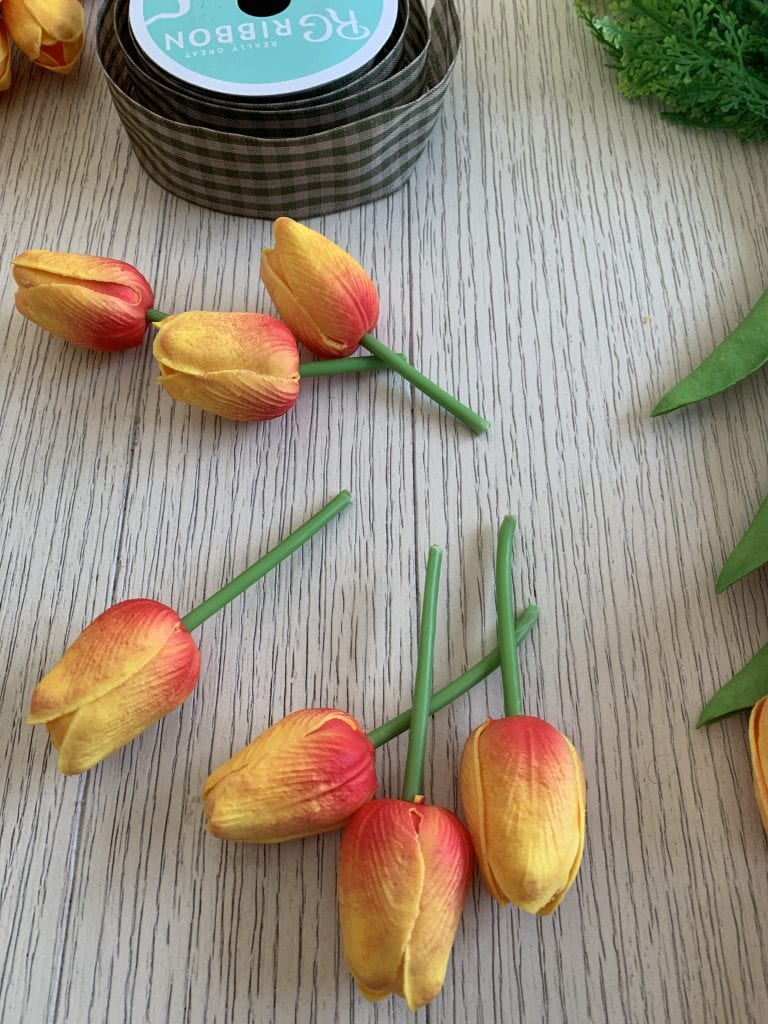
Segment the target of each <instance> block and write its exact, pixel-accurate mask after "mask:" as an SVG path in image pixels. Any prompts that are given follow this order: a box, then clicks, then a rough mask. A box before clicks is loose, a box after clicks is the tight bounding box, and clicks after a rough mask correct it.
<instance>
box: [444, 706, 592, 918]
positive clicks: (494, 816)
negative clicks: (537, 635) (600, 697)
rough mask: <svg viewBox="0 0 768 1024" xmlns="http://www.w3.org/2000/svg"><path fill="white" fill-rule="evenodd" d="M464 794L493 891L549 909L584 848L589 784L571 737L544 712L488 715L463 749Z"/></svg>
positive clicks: (504, 899) (537, 909) (502, 899)
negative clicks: (499, 716) (543, 715)
mask: <svg viewBox="0 0 768 1024" xmlns="http://www.w3.org/2000/svg"><path fill="white" fill-rule="evenodd" d="M459 780H460V789H461V802H462V806H463V809H464V816H465V818H466V821H467V826H468V828H469V831H470V833H471V835H472V840H473V842H474V845H475V851H476V853H477V859H478V863H479V866H480V872H481V874H482V877H483V881H484V882H485V885H486V888H487V889H488V891H489V892H490V894H491V895H492V896H493V897H494V898H495V899H496V900H498V902H499V903H500V904H501V905H502V906H504V905H506V904H507V903H514V904H515V905H516V906H517V907H519V908H520V909H521V910H525V911H528V912H530V913H532V914H540V915H544V914H550V913H552V911H553V910H554V909H555V908H556V907H557V906H558V904H559V903H560V901H561V900H562V898H563V896H564V895H565V894H566V892H567V891H568V889H569V888H570V887H571V885H572V884H573V882H574V880H575V878H576V875H577V873H578V870H579V865H580V864H581V858H582V854H583V851H584V832H585V808H586V789H585V781H584V770H583V767H582V764H581V759H580V758H579V755H578V752H577V751H576V749H575V747H574V746H573V744H572V743H571V742H570V740H568V739H567V738H566V737H565V736H564V735H563V734H562V733H561V732H559V731H558V730H557V729H555V728H554V726H552V725H550V724H549V723H548V722H546V721H544V720H543V719H541V718H532V717H529V716H527V715H513V716H511V717H508V718H502V719H488V720H487V721H486V722H485V723H483V725H480V726H478V728H477V729H475V730H474V732H473V733H472V734H471V735H470V737H469V739H468V740H467V742H466V745H465V747H464V751H463V753H462V757H461V766H460V773H459Z"/></svg>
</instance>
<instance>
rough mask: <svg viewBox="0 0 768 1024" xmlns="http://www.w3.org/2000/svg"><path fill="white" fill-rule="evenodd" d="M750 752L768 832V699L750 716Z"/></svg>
mask: <svg viewBox="0 0 768 1024" xmlns="http://www.w3.org/2000/svg"><path fill="white" fill-rule="evenodd" d="M749 751H750V754H751V756H752V777H753V779H754V785H755V799H756V800H757V807H758V810H759V811H760V818H761V820H762V822H763V828H764V829H765V831H766V832H768V697H761V698H760V700H759V701H758V702H757V704H755V706H754V707H753V708H752V713H751V714H750V716H749Z"/></svg>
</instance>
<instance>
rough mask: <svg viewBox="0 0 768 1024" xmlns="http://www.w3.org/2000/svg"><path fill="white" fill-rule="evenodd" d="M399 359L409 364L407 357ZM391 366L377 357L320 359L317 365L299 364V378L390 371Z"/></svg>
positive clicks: (399, 357)
mask: <svg viewBox="0 0 768 1024" xmlns="http://www.w3.org/2000/svg"><path fill="white" fill-rule="evenodd" d="M397 358H398V359H400V360H402V361H403V362H406V363H407V362H408V360H407V359H406V358H405V356H400V355H398V357H397ZM388 369H389V364H388V363H384V362H382V360H381V359H377V358H376V356H349V357H348V358H346V359H320V360H318V362H316V363H299V376H300V377H301V378H304V377H331V376H333V375H334V374H336V373H362V372H364V371H365V370H388Z"/></svg>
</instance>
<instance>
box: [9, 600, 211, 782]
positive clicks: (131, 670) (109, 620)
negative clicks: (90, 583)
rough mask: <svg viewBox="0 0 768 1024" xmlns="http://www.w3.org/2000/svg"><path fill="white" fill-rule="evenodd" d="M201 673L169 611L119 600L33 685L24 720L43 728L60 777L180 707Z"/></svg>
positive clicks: (155, 604) (193, 652) (192, 644)
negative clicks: (27, 715)
mask: <svg viewBox="0 0 768 1024" xmlns="http://www.w3.org/2000/svg"><path fill="white" fill-rule="evenodd" d="M199 674H200V654H199V652H198V649H197V645H196V644H195V641H194V640H193V639H192V637H191V636H190V634H189V632H188V631H187V630H186V629H185V628H184V625H183V623H182V621H181V619H180V618H179V616H178V615H177V614H176V612H175V611H174V610H173V609H172V608H168V607H167V606H166V605H164V604H160V603H159V602H158V601H150V600H145V599H143V598H139V599H137V600H132V601H121V602H120V604H116V605H114V606H113V607H112V608H108V609H107V611H105V612H102V614H101V615H99V616H98V617H97V618H96V619H94V620H93V622H92V623H91V624H90V625H89V626H87V627H86V629H84V630H83V632H82V633H81V634H80V636H79V637H78V638H77V639H76V640H75V642H74V643H73V644H72V645H71V647H69V648H68V649H67V650H66V651H65V653H64V656H63V657H62V659H61V661H60V662H59V663H58V664H57V665H56V666H55V667H54V668H53V669H52V670H51V671H50V672H49V673H48V675H46V676H45V677H44V678H43V679H42V680H41V681H40V683H38V685H37V688H36V689H35V692H34V693H33V694H32V707H31V711H30V715H29V717H28V719H27V721H28V723H29V724H30V725H45V726H46V728H47V729H48V732H49V734H50V737H51V742H52V743H53V745H54V747H55V748H56V750H58V752H59V771H61V772H63V773H64V774H65V775H74V774H77V773H78V772H84V771H85V770H86V769H88V768H91V767H93V765H95V764H98V762H99V761H102V760H103V759H104V758H105V757H107V756H108V755H109V754H112V753H113V752H114V751H115V750H118V749H119V748H120V747H122V746H125V744H126V743H128V742H130V740H132V739H134V737H136V736H138V735H139V733H141V732H143V731H144V730H145V729H147V728H149V726H150V725H152V724H153V723H154V722H157V721H158V720H159V719H160V718H162V717H163V715H167V714H168V712H169V711H172V710H173V709H174V708H175V707H178V705H179V704H181V703H182V702H183V701H184V700H186V698H187V697H188V696H189V694H190V693H191V692H192V689H193V688H194V685H195V683H196V682H197V678H198V676H199Z"/></svg>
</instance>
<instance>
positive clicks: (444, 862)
mask: <svg viewBox="0 0 768 1024" xmlns="http://www.w3.org/2000/svg"><path fill="white" fill-rule="evenodd" d="M420 813H421V815H422V820H421V823H420V827H419V843H420V846H421V850H422V856H423V858H424V862H425V864H426V865H427V869H426V870H425V873H424V887H423V889H422V895H421V906H420V911H419V916H418V917H417V919H416V923H415V924H414V928H413V932H412V934H411V938H410V940H409V942H408V947H407V951H406V956H405V962H404V965H403V988H402V994H403V996H404V997H405V999H406V1001H407V1003H408V1006H409V1007H410V1009H411V1010H417V1009H418V1008H419V1007H420V1006H425V1005H426V1004H427V1003H428V1002H430V1000H432V999H434V997H435V996H436V995H437V994H438V992H439V991H440V989H441V988H442V987H443V982H444V981H445V974H446V971H447V969H448V961H449V960H450V956H451V950H452V949H453V942H454V937H455V935H456V929H457V928H458V926H459V920H460V919H461V912H462V910H463V907H464V903H465V902H466V898H467V893H468V892H469V887H470V885H471V884H472V874H473V868H474V865H475V855H474V850H473V847H472V840H471V839H470V836H469V833H468V832H467V830H466V829H465V828H464V826H463V825H462V824H461V822H460V821H459V820H458V818H456V816H455V815H454V814H451V812H450V811H447V810H445V809H444V808H442V807H433V806H425V807H423V808H422V809H421V811H420Z"/></svg>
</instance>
